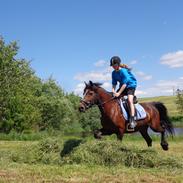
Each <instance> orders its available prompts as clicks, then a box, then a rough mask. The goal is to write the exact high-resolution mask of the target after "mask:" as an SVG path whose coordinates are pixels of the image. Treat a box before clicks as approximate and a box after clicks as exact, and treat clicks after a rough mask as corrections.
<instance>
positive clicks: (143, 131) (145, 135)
mask: <svg viewBox="0 0 183 183" xmlns="http://www.w3.org/2000/svg"><path fill="white" fill-rule="evenodd" d="M147 129H148V126H144V127H141V128H140V129H139V131H140V133H141V135H142V137H143V138H144V139H145V141H146V142H147V145H148V146H149V147H150V146H152V139H151V137H150V136H149V134H148V132H147Z"/></svg>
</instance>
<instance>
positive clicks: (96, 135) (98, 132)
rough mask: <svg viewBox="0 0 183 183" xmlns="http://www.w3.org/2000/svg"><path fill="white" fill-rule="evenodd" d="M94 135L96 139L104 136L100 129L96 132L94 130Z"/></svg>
mask: <svg viewBox="0 0 183 183" xmlns="http://www.w3.org/2000/svg"><path fill="white" fill-rule="evenodd" d="M94 137H95V138H96V139H101V138H102V132H100V131H95V132H94Z"/></svg>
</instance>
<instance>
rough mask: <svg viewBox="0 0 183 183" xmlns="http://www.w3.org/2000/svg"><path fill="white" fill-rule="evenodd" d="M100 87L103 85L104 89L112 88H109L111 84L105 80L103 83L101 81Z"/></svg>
mask: <svg viewBox="0 0 183 183" xmlns="http://www.w3.org/2000/svg"><path fill="white" fill-rule="evenodd" d="M102 87H103V88H104V89H106V90H107V91H110V90H112V89H111V88H112V84H111V83H110V82H105V83H103V85H102Z"/></svg>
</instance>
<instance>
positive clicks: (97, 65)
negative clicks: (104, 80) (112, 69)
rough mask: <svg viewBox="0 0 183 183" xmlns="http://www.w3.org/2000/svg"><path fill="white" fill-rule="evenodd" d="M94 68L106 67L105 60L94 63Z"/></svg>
mask: <svg viewBox="0 0 183 183" xmlns="http://www.w3.org/2000/svg"><path fill="white" fill-rule="evenodd" d="M94 65H95V67H103V66H105V65H106V61H105V60H99V61H98V62H96V63H94Z"/></svg>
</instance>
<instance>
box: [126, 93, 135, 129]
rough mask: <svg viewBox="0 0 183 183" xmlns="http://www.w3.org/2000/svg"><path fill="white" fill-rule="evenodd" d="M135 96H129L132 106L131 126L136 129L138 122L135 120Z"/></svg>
mask: <svg viewBox="0 0 183 183" xmlns="http://www.w3.org/2000/svg"><path fill="white" fill-rule="evenodd" d="M133 97H134V96H133V95H131V94H128V103H129V106H130V126H131V128H135V126H136V122H135V119H134V116H135V106H134V104H133Z"/></svg>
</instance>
